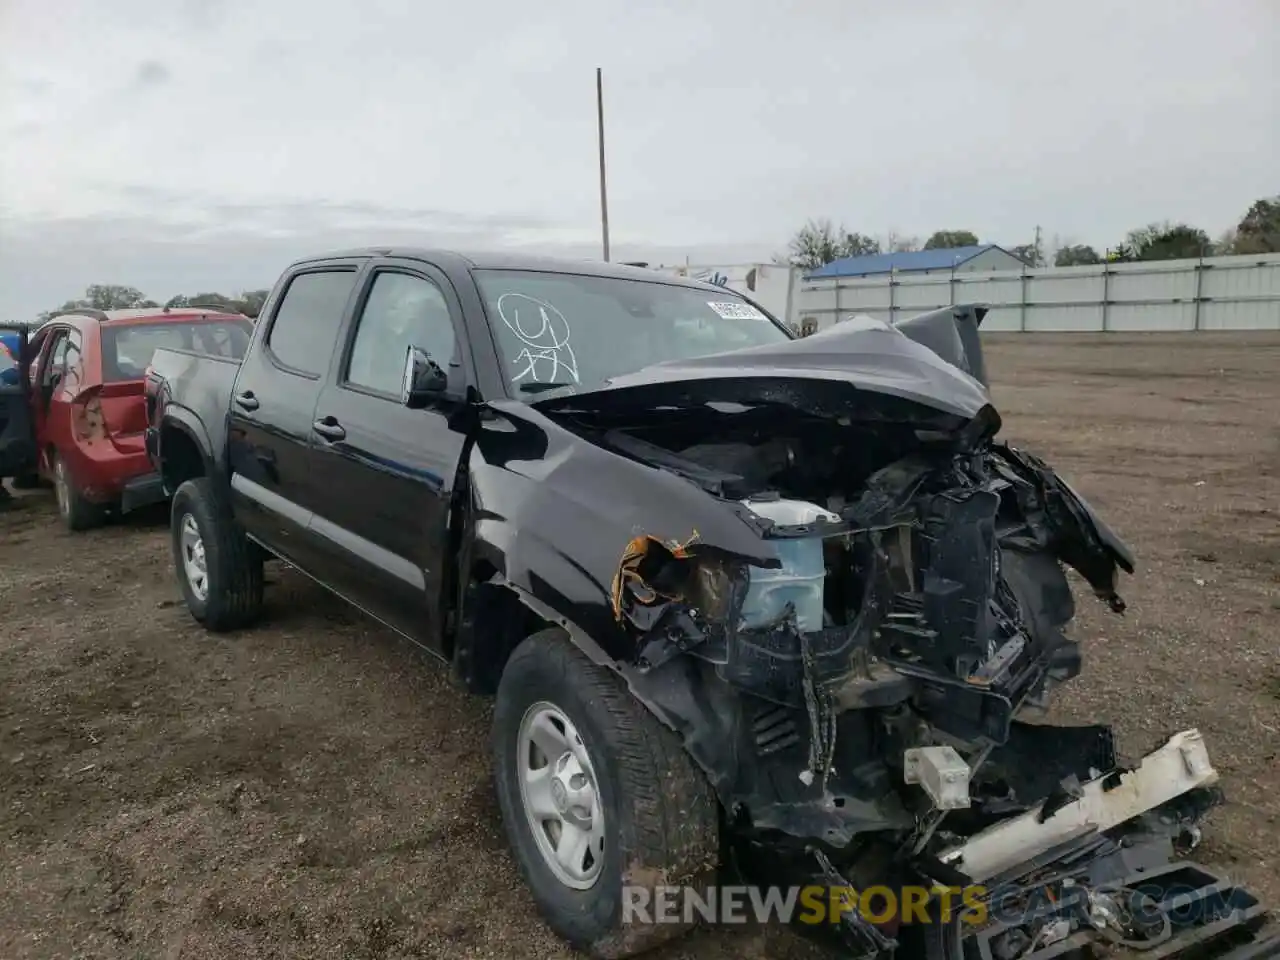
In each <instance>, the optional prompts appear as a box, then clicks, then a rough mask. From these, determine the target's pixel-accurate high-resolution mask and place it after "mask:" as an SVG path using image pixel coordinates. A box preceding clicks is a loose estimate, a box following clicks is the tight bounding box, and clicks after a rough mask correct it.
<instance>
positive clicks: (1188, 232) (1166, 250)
mask: <svg viewBox="0 0 1280 960" xmlns="http://www.w3.org/2000/svg"><path fill="white" fill-rule="evenodd" d="M1124 246H1125V247H1127V248H1128V250H1129V251H1130V252H1131V253H1132V258H1133V259H1134V260H1189V259H1193V258H1195V257H1203V256H1205V255H1206V254H1209V253H1212V252H1213V243H1212V242H1211V241H1210V240H1209V235H1208V234H1207V233H1205V232H1204V231H1203V230H1201V229H1200V228H1199V227H1192V226H1189V225H1187V224H1185V223H1168V222H1165V223H1152V224H1148V225H1147V226H1145V227H1139V228H1138V229H1137V230H1130V231H1129V234H1128V236H1126V237H1125V242H1124Z"/></svg>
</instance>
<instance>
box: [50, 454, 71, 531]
mask: <svg viewBox="0 0 1280 960" xmlns="http://www.w3.org/2000/svg"><path fill="white" fill-rule="evenodd" d="M53 491H54V495H55V496H57V498H58V512H59V513H60V514H62V515H63V516H64V517H65V516H66V515H67V514H68V513H70V512H71V492H70V491H69V490H68V489H67V467H66V465H65V464H64V463H63V462H62V460H61V459H59V460H58V461H57V462H56V463H55V464H54V467H53Z"/></svg>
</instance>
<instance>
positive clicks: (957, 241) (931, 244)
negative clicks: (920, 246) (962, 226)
mask: <svg viewBox="0 0 1280 960" xmlns="http://www.w3.org/2000/svg"><path fill="white" fill-rule="evenodd" d="M977 245H978V235H977V234H976V233H974V232H973V231H971V230H939V231H937V232H936V233H934V235H933V236H931V237H930V238H929V239H928V240H926V241H925V242H924V248H925V249H926V250H951V249H954V248H955V247H976V246H977Z"/></svg>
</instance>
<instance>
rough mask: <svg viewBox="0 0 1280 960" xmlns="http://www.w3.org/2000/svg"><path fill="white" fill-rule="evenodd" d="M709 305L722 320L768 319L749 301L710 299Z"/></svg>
mask: <svg viewBox="0 0 1280 960" xmlns="http://www.w3.org/2000/svg"><path fill="white" fill-rule="evenodd" d="M707 306H708V307H710V308H711V309H712V310H714V311H715V312H716V313H718V314H719V315H720V318H721V319H722V320H766V321H767V320H768V319H769V318H768V317H766V316H765V315H764V314H763V313H761V312H760V311H759V310H757V309H756V308H755V307H753V306H752V305H751V304H749V303H733V302H730V301H724V300H718V301H717V300H709V301H707Z"/></svg>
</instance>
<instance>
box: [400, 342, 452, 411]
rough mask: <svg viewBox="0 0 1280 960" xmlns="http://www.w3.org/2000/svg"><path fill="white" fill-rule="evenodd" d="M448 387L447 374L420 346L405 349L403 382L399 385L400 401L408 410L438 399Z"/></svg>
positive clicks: (417, 408) (420, 407)
mask: <svg viewBox="0 0 1280 960" xmlns="http://www.w3.org/2000/svg"><path fill="white" fill-rule="evenodd" d="M448 387H449V375H448V374H447V373H445V371H444V368H443V367H441V366H440V364H438V363H436V362H435V361H434V360H432V359H431V355H430V354H429V353H427V351H425V350H423V349H422V348H421V347H413V346H411V347H409V348H408V350H406V351H405V359H404V382H403V383H402V384H401V386H400V402H401V403H403V404H404V405H405V406H406V407H408V408H409V409H410V410H421V409H422V408H423V407H425V406H427V405H428V404H429V403H431V401H433V400H437V399H439V398H440V397H441V396H443V395H444V392H445V390H447V389H448Z"/></svg>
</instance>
